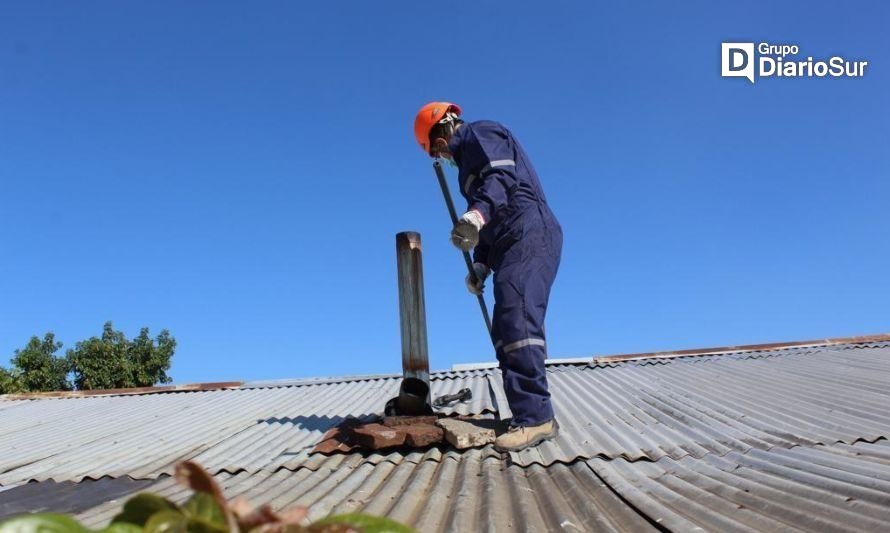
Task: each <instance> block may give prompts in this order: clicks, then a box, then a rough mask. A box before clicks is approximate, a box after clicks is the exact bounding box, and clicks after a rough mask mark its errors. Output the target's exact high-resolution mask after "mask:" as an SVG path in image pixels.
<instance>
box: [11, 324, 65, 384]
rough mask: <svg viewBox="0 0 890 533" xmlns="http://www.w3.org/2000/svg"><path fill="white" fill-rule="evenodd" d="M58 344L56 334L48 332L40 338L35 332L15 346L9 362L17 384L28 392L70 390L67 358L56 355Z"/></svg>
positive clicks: (59, 343)
mask: <svg viewBox="0 0 890 533" xmlns="http://www.w3.org/2000/svg"><path fill="white" fill-rule="evenodd" d="M61 347H62V343H61V342H56V338H55V335H53V334H52V333H47V334H46V335H44V336H43V340H40V338H39V337H37V336H36V335H35V336H34V337H31V340H30V341H28V344H26V345H25V347H24V348H22V349H21V350H16V351H15V356H14V357H13V358H12V365H13V367H14V368H15V370H16V371H17V372H15V374H16V375H17V378H18V381H19V386H20V387H21V388H22V389H24V390H26V391H28V392H45V391H59V390H71V384H70V383H69V382H68V370H69V367H68V361H67V360H66V359H65V358H64V357H57V356H56V355H55V354H56V352H57V351H59V348H61Z"/></svg>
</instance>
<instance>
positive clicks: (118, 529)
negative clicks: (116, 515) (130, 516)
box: [99, 522, 142, 533]
mask: <svg viewBox="0 0 890 533" xmlns="http://www.w3.org/2000/svg"><path fill="white" fill-rule="evenodd" d="M99 531H100V533H142V526H137V525H135V524H129V523H127V522H117V523H115V524H110V525H109V526H108V527H106V528H105V529H101V530H99Z"/></svg>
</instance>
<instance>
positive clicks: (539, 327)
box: [448, 120, 562, 426]
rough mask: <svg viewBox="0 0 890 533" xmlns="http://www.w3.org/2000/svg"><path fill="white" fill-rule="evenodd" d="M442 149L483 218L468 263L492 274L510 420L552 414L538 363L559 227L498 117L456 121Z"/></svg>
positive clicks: (495, 335)
mask: <svg viewBox="0 0 890 533" xmlns="http://www.w3.org/2000/svg"><path fill="white" fill-rule="evenodd" d="M448 147H449V151H450V152H451V155H452V156H453V157H454V161H455V163H456V164H457V167H458V169H459V173H458V181H459V187H460V191H461V194H463V196H464V198H466V200H467V204H468V210H471V209H475V210H477V211H478V212H479V213H480V214H481V215H482V218H483V219H484V220H485V225H484V226H483V228H482V231H481V232H480V234H479V245H478V246H477V247H476V249H475V250H474V252H473V255H474V261H476V262H478V263H483V264H485V265H487V266H488V267H490V268H491V269H492V271H493V272H494V299H495V304H494V317H493V321H492V332H491V336H492V342H493V343H494V347H495V351H496V353H497V358H498V362H499V366H500V369H501V372H502V374H503V378H504V391H505V392H506V394H507V401H508V402H509V403H510V410H511V411H512V412H513V424H514V425H516V426H534V425H538V424H541V423H544V422H547V421H548V420H551V419H552V418H553V407H552V406H551V404H550V392H549V390H548V387H547V373H546V369H545V367H544V360H545V359H546V357H547V350H546V338H545V335H544V318H545V315H546V313H547V302H548V300H549V298H550V287H551V286H552V285H553V280H554V278H555V277H556V272H557V270H558V269H559V259H560V254H561V252H562V229H561V228H560V226H559V223H558V222H557V221H556V217H554V216H553V213H552V212H551V211H550V207H549V206H548V205H547V200H546V199H545V197H544V191H543V190H542V188H541V184H540V182H539V181H538V175H537V174H536V173H535V169H534V168H533V167H532V165H531V161H529V159H528V157H527V156H526V154H525V152H524V151H523V149H522V147H521V146H520V145H519V143H518V142H517V141H516V139H514V138H513V135H512V134H511V133H510V131H509V130H507V128H505V127H504V126H502V125H501V124H499V123H497V122H491V121H485V120H483V121H478V122H471V123H468V124H463V125H462V126H461V127H460V128H458V130H457V131H456V132H455V133H454V135H453V136H452V138H451V140H450V142H449V145H448Z"/></svg>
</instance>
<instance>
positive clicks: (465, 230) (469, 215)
mask: <svg viewBox="0 0 890 533" xmlns="http://www.w3.org/2000/svg"><path fill="white" fill-rule="evenodd" d="M483 225H485V221H484V220H482V215H480V214H479V211H476V210H471V211H467V212H466V213H464V214H463V215H461V217H460V219H458V221H457V225H455V226H454V229H452V230H451V244H453V245H455V246H457V247H458V248H460V249H461V250H463V251H465V252H469V251H470V250H472V249H473V248H475V247H476V245H477V244H479V231H480V230H481V229H482V226H483Z"/></svg>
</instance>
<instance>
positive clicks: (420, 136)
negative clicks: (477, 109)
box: [414, 102, 461, 156]
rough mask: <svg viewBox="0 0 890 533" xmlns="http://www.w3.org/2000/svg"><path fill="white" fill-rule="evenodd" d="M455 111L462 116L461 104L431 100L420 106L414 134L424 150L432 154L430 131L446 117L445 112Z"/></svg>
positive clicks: (415, 120)
mask: <svg viewBox="0 0 890 533" xmlns="http://www.w3.org/2000/svg"><path fill="white" fill-rule="evenodd" d="M449 111H453V112H454V113H456V114H457V115H458V116H460V113H461V111H460V106H459V105H457V104H452V103H451V102H430V103H428V104H426V105H425V106H423V107H421V108H420V111H418V112H417V117H416V118H415V119H414V136H415V137H416V138H417V142H418V144H420V147H421V148H422V149H423V151H424V152H426V153H427V154H429V155H431V156H432V154H430V148H431V146H430V131H432V129H433V126H435V125H436V124H438V123H439V121H440V120H442V119H443V118H445V114H446V113H448V112H449Z"/></svg>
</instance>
